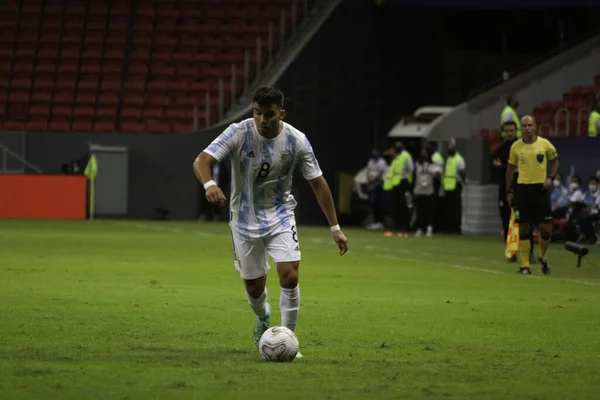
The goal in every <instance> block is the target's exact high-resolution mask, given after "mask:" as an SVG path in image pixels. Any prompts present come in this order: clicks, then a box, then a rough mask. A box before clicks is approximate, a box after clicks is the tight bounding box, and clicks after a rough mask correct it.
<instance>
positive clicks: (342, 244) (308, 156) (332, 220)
mask: <svg viewBox="0 0 600 400" xmlns="http://www.w3.org/2000/svg"><path fill="white" fill-rule="evenodd" d="M298 155H299V164H300V170H301V171H302V176H304V179H306V180H307V181H308V182H309V183H310V186H311V188H312V190H313V192H314V193H315V196H316V197H317V201H318V202H319V206H320V207H321V210H322V211H323V214H325V217H326V218H327V222H329V226H330V228H331V233H332V234H333V240H334V241H335V243H336V244H337V245H338V248H339V249H340V255H344V254H345V253H346V252H347V251H348V239H346V236H345V235H344V233H343V232H342V230H341V229H340V225H339V223H338V219H337V215H336V212H335V205H334V203H333V196H332V195H331V190H330V189H329V185H328V184H327V181H326V180H325V178H324V177H323V172H322V171H321V168H320V167H319V162H318V161H317V158H316V157H315V153H314V152H313V149H312V146H311V145H310V143H309V142H308V139H305V141H304V143H302V144H301V145H300V148H299V152H298Z"/></svg>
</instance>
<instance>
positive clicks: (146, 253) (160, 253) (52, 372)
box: [0, 220, 600, 400]
mask: <svg viewBox="0 0 600 400" xmlns="http://www.w3.org/2000/svg"><path fill="white" fill-rule="evenodd" d="M298 231H299V238H300V246H301V250H302V251H303V260H302V264H301V267H300V280H301V293H302V307H301V310H300V319H299V324H298V337H299V339H300V348H301V351H302V353H303V354H304V356H305V358H304V359H300V360H296V361H294V362H293V363H291V364H273V363H266V362H263V361H262V360H261V358H260V355H259V354H258V352H257V350H256V348H255V347H254V345H253V340H252V332H253V325H254V316H253V315H252V313H251V311H250V310H249V308H248V306H247V304H246V299H245V296H244V292H243V285H242V282H241V280H240V279H239V276H238V275H237V274H236V273H235V272H234V267H233V262H232V255H231V241H230V236H229V232H228V230H227V226H226V225H222V224H201V223H174V222H162V223H159V222H141V221H140V222H138V221H130V222H125V221H120V222H119V221H92V222H87V221H86V222H69V221H19V220H0V293H1V296H2V298H1V299H2V302H1V305H0V321H2V323H1V324H0V399H6V400H8V399H32V398H36V399H55V398H56V399H199V398H203V399H212V398H219V399H220V398H226V399H247V398H255V399H279V398H286V399H354V398H356V399H386V398H397V399H478V400H486V399H561V400H562V399H565V398H573V399H597V398H598V393H600V379H598V376H600V356H599V354H600V341H599V340H598V334H599V332H600V318H598V312H599V311H600V270H598V269H596V268H594V267H592V266H589V264H585V263H584V265H583V267H582V268H581V269H577V268H575V261H576V260H575V256H574V255H573V254H571V253H568V252H566V251H564V250H563V249H562V246H561V245H559V244H555V245H552V244H551V245H550V254H549V258H550V262H551V266H552V267H553V271H552V272H553V273H552V275H551V276H548V277H547V276H543V275H542V274H541V273H540V272H539V266H534V268H533V270H534V275H533V276H518V275H516V273H515V271H516V265H515V264H507V263H505V262H504V261H503V249H502V243H501V239H500V238H499V237H497V236H493V237H491V236H464V237H443V236H439V237H435V238H433V239H427V238H384V237H383V236H382V235H380V234H378V233H371V232H364V231H359V230H349V231H347V232H346V234H347V236H348V237H349V241H350V242H349V244H350V252H349V253H348V254H347V255H346V256H344V257H340V256H339V255H338V254H337V249H336V247H335V245H334V244H333V242H332V241H331V236H330V234H329V233H328V230H327V229H326V228H325V229H316V228H308V227H300V228H299V229H298ZM588 257H589V258H590V260H591V261H595V262H596V263H597V264H600V262H599V261H598V257H597V256H596V255H595V254H593V251H592V254H590V255H589V256H588ZM269 277H270V278H269V281H268V288H269V301H270V303H271V306H272V308H273V311H274V315H273V318H272V323H273V324H278V323H279V322H280V318H279V310H278V308H279V307H278V303H279V288H278V284H277V279H276V274H275V271H274V270H273V271H272V272H271V273H270V275H269Z"/></svg>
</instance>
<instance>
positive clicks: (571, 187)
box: [569, 182, 579, 192]
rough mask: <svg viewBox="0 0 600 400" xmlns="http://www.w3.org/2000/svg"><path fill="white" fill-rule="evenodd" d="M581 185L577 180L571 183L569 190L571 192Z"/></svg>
mask: <svg viewBox="0 0 600 400" xmlns="http://www.w3.org/2000/svg"><path fill="white" fill-rule="evenodd" d="M578 187H579V185H578V184H576V183H575V182H571V184H570V185H569V190H570V191H571V192H573V191H574V190H575V189H577V188H578Z"/></svg>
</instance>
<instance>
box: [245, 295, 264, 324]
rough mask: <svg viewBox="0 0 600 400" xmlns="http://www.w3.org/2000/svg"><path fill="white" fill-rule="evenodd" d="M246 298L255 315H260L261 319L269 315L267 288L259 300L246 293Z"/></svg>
mask: <svg viewBox="0 0 600 400" xmlns="http://www.w3.org/2000/svg"><path fill="white" fill-rule="evenodd" d="M246 297H247V298H248V305H249V306H250V308H251V309H252V311H254V314H256V315H258V316H259V317H260V318H264V317H266V316H267V315H269V306H268V304H267V288H265V290H264V292H263V293H262V294H261V295H260V296H258V298H256V299H255V298H253V297H252V296H250V294H248V292H246Z"/></svg>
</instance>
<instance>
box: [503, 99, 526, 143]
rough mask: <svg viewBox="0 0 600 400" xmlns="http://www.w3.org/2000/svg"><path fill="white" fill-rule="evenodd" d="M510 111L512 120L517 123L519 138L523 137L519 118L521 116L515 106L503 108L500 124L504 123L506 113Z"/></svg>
mask: <svg viewBox="0 0 600 400" xmlns="http://www.w3.org/2000/svg"><path fill="white" fill-rule="evenodd" d="M507 112H510V113H511V114H512V120H513V121H514V122H515V124H517V139H520V138H521V121H520V120H519V116H518V115H517V112H516V111H515V109H514V108H512V107H511V106H506V107H504V110H502V114H500V126H502V125H504V114H506V113H507ZM502 137H504V131H502Z"/></svg>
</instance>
